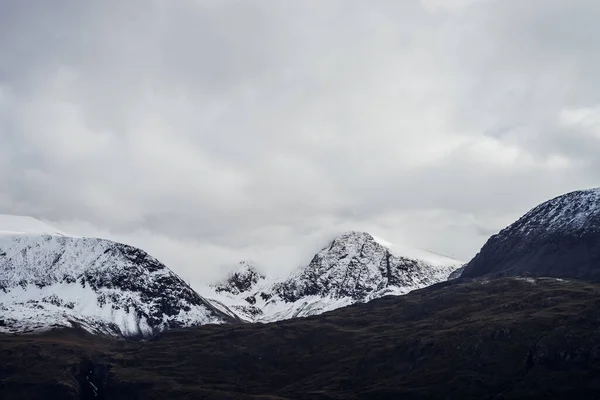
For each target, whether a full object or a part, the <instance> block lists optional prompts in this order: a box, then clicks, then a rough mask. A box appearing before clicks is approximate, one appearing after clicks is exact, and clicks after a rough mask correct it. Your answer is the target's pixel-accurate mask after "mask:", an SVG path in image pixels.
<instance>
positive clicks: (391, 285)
mask: <svg viewBox="0 0 600 400" xmlns="http://www.w3.org/2000/svg"><path fill="white" fill-rule="evenodd" d="M380 241H382V240H381V239H379V241H378V240H377V239H375V237H373V236H372V235H370V234H369V233H366V232H358V231H349V232H345V233H342V234H340V235H338V236H336V237H335V238H334V239H333V240H332V241H331V242H330V243H329V244H328V245H327V246H325V247H324V248H322V249H321V250H320V251H319V252H317V253H316V254H315V255H314V256H313V258H312V260H311V261H310V263H309V264H308V265H306V266H303V267H300V268H298V269H296V270H295V271H293V272H292V273H291V274H290V275H288V276H287V277H284V278H279V279H276V278H266V277H265V276H264V275H262V276H260V274H259V273H258V272H257V270H256V267H255V266H252V265H250V264H241V265H240V266H239V269H240V270H241V275H242V276H246V275H251V276H253V277H259V276H260V279H256V280H255V281H253V283H252V285H247V287H246V289H245V290H244V291H242V292H240V293H236V294H234V293H232V292H234V291H235V289H230V290H223V288H226V287H230V288H235V287H240V286H244V283H242V282H236V277H237V276H238V274H239V272H237V271H234V272H233V273H232V274H230V276H229V277H228V278H227V280H226V281H225V282H221V283H219V284H217V285H214V286H213V289H215V288H221V289H215V292H217V294H223V293H224V292H226V293H227V295H226V296H225V298H223V297H220V298H218V300H219V301H222V302H223V303H225V304H227V305H228V306H229V307H230V308H233V309H236V310H238V311H239V312H240V313H242V314H244V315H243V316H242V318H246V319H248V320H250V321H258V322H270V321H277V320H281V319H288V318H295V317H303V316H309V315H316V314H319V313H322V312H325V311H330V310H333V309H336V308H340V307H344V306H347V305H350V304H353V303H356V302H366V301H370V300H372V299H374V298H379V297H382V296H384V295H387V294H395V295H400V294H406V293H408V292H409V291H410V290H413V289H417V288H421V287H423V286H426V285H428V284H432V283H436V282H439V281H442V280H445V279H447V278H448V276H449V275H450V273H451V272H453V271H454V270H456V269H457V268H459V267H460V266H461V265H463V264H464V263H462V262H461V261H458V260H454V259H451V258H449V257H445V256H440V255H435V254H434V253H431V252H425V251H423V250H420V253H421V254H427V255H428V256H429V258H430V260H429V262H425V261H422V260H418V259H414V258H410V257H404V256H401V255H398V254H394V253H393V252H392V250H391V249H390V248H389V247H386V246H384V245H383V244H381V243H380ZM383 243H386V244H388V245H390V247H391V248H393V245H391V244H390V243H389V242H385V241H383ZM415 252H417V251H413V252H412V253H413V254H414V253H415ZM219 292H220V293H219ZM206 296H207V297H211V296H210V295H209V294H207V295H206Z"/></svg>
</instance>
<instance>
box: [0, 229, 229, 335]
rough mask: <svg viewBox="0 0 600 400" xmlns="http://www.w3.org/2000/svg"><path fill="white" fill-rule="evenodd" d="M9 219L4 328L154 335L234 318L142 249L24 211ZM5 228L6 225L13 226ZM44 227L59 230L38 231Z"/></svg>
mask: <svg viewBox="0 0 600 400" xmlns="http://www.w3.org/2000/svg"><path fill="white" fill-rule="evenodd" d="M3 221H9V222H11V225H10V226H9V228H10V229H12V230H13V231H14V230H15V228H18V229H17V231H18V233H15V234H12V235H11V234H8V233H5V234H4V235H2V236H0V332H17V333H18V332H36V331H41V330H47V329H50V328H52V327H54V326H73V325H79V326H82V327H83V328H85V329H87V330H89V331H91V332H95V333H106V334H111V335H123V336H149V335H152V334H154V333H156V332H159V331H162V330H164V329H167V328H173V327H183V326H191V325H200V324H205V323H226V322H235V321H236V317H235V316H232V315H231V314H230V313H227V312H223V311H222V310H219V309H217V308H215V307H214V306H213V305H212V304H211V303H209V302H207V301H206V300H205V299H204V298H202V297H201V296H200V295H198V294H197V293H196V292H195V291H194V290H192V289H191V288H190V287H189V286H188V285H187V284H185V282H183V281H182V280H181V279H180V278H179V277H178V276H177V275H175V274H174V273H173V272H172V271H170V270H169V269H168V268H167V267H166V266H164V265H163V264H162V263H160V262H159V261H158V260H156V259H155V258H153V257H152V256H150V255H148V254H147V253H146V252H144V251H142V250H140V249H137V248H134V247H131V246H127V245H125V244H121V243H116V242H112V241H109V240H103V239H93V238H77V237H71V236H62V235H61V234H60V233H58V232H57V231H53V230H52V229H48V228H46V227H44V225H40V224H37V223H35V222H34V221H35V220H33V221H32V220H30V219H23V218H21V217H18V218H16V219H12V218H3ZM15 221H16V222H18V223H17V224H14V222H15ZM23 222H27V224H25V225H24V224H23ZM7 226H8V224H7V225H4V226H3V225H0V230H2V231H4V232H9V231H10V230H9V229H7V228H6V227H7ZM40 231H41V232H44V233H46V232H52V233H54V235H49V234H43V235H40V234H33V233H32V232H38V233H39V232H40Z"/></svg>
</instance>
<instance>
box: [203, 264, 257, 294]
mask: <svg viewBox="0 0 600 400" xmlns="http://www.w3.org/2000/svg"><path fill="white" fill-rule="evenodd" d="M265 278H266V277H265V276H264V275H263V274H261V273H259V272H258V271H257V270H256V268H255V267H254V266H253V265H252V264H251V263H249V262H248V261H242V262H240V265H239V269H238V270H237V271H234V272H233V273H231V274H230V275H229V277H228V278H227V280H226V281H225V282H223V283H221V284H218V285H215V286H214V290H215V292H217V293H230V294H233V295H239V294H240V293H245V292H248V291H250V290H252V288H253V287H255V286H256V285H257V284H258V282H259V281H262V280H264V279H265Z"/></svg>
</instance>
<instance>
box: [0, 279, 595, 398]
mask: <svg viewBox="0 0 600 400" xmlns="http://www.w3.org/2000/svg"><path fill="white" fill-rule="evenodd" d="M598 299H600V286H599V285H598V284H594V283H587V282H580V281H572V282H569V281H559V280H556V279H535V280H534V279H519V278H510V279H500V280H492V281H490V282H487V283H485V284H484V283H483V282H477V281H476V282H468V283H456V281H454V282H447V283H442V284H438V285H435V286H434V287H431V288H426V289H422V290H417V291H414V292H412V293H409V294H408V295H406V296H388V297H385V298H381V299H376V300H374V301H372V302H370V303H366V304H356V305H353V306H350V307H347V308H344V309H340V310H335V311H332V312H329V313H326V314H323V315H319V316H314V317H309V318H301V319H293V320H288V321H281V322H277V323H273V324H267V325H263V324H238V325H219V326H215V325H212V326H204V327H199V328H190V329H185V330H175V331H169V332H166V333H165V334H164V335H161V336H160V337H159V338H157V340H153V341H148V342H123V341H114V340H105V339H102V338H99V337H90V336H89V335H82V334H80V333H78V332H75V331H60V332H52V333H48V334H47V335H44V336H39V337H23V336H16V337H14V336H12V337H11V336H2V335H0V359H1V360H3V362H2V363H0V398H2V399H13V398H14V399H16V398H19V399H37V398H44V399H73V400H79V399H98V400H107V399H111V400H122V399H123V400H124V399H136V398H137V399H148V400H153V399H245V400H250V399H253V400H258V399H261V400H267V399H278V400H291V399H307V400H312V399H339V400H351V399H361V400H366V399H478V400H480V399H560V398H568V399H592V398H598V397H600V381H599V380H598V370H599V369H600V336H599V335H598V334H597V327H598V326H599V324H600V313H599V312H598V304H599V300H598ZM92 385H93V386H92Z"/></svg>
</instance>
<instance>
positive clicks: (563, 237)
mask: <svg viewBox="0 0 600 400" xmlns="http://www.w3.org/2000/svg"><path fill="white" fill-rule="evenodd" d="M518 275H531V276H537V277H553V278H574V279H584V280H590V281H600V188H599V189H590V190H580V191H576V192H572V193H568V194H565V195H562V196H559V197H556V198H554V199H552V200H549V201H547V202H545V203H543V204H540V205H539V206H537V207H535V208H534V209H532V210H531V211H529V212H528V213H527V214H525V215H524V216H523V217H521V218H520V219H519V220H518V221H517V222H515V223H514V224H512V225H510V226H509V227H507V228H505V229H503V230H502V231H501V232H500V233H498V234H497V235H494V236H492V237H491V238H490V239H489V240H488V242H487V243H486V244H485V245H484V246H483V248H482V249H481V251H480V252H479V254H477V255H476V256H475V258H474V259H473V260H472V261H471V262H469V263H468V264H467V265H466V267H465V269H464V271H463V273H462V277H463V278H478V277H484V276H485V277H489V278H494V277H503V276H518Z"/></svg>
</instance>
